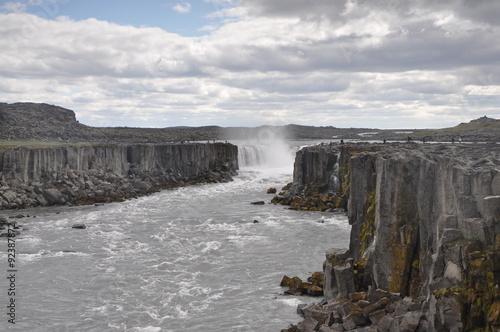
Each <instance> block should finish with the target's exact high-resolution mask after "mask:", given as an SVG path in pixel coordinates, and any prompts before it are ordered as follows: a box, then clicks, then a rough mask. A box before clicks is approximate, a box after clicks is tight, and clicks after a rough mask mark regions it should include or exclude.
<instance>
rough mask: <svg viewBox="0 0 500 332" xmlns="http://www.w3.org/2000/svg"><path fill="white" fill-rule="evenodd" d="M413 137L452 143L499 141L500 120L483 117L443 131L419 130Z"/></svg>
mask: <svg viewBox="0 0 500 332" xmlns="http://www.w3.org/2000/svg"><path fill="white" fill-rule="evenodd" d="M412 136H413V137H418V138H423V137H427V138H429V139H432V140H436V141H451V140H452V139H462V140H465V141H499V140H500V120H497V119H492V118H488V117H487V116H483V117H481V118H478V119H475V120H472V121H470V122H468V123H461V124H459V125H457V126H455V127H450V128H443V129H427V130H419V131H416V132H414V133H413V134H412Z"/></svg>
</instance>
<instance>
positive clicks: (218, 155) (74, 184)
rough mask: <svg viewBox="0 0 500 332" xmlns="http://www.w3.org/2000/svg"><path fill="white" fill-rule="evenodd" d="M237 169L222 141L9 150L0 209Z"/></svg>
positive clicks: (140, 191)
mask: <svg viewBox="0 0 500 332" xmlns="http://www.w3.org/2000/svg"><path fill="white" fill-rule="evenodd" d="M237 169H238V149H237V147H236V146H234V145H232V144H222V143H217V144H165V145H155V144H137V145H112V144H105V145H100V144H93V145H90V146H86V147H76V146H69V147H59V148H53V149H27V148H22V149H12V150H8V151H3V152H0V209H2V208H4V209H5V208H7V209H13V208H24V207H29V206H36V205H54V204H66V203H73V204H91V203H95V202H109V201H120V200H123V199H127V198H132V197H137V196H139V195H144V194H147V193H150V192H154V191H158V190H160V189H164V188H172V187H178V186H182V185H187V184H191V183H198V182H227V181H230V180H231V177H230V176H231V175H232V174H233V175H234V174H235V172H236V170H237Z"/></svg>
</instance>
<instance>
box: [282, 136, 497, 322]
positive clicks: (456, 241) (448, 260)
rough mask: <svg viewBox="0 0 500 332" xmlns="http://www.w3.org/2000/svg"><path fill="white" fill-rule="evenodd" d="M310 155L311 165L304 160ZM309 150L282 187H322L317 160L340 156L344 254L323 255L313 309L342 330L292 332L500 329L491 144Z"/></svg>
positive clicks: (494, 149)
mask: <svg viewBox="0 0 500 332" xmlns="http://www.w3.org/2000/svg"><path fill="white" fill-rule="evenodd" d="M311 149H312V150H313V152H314V153H316V154H318V157H317V158H313V159H307V158H304V157H303V156H305V155H307V154H310V153H312V152H311V151H310V150H311ZM311 149H306V150H304V151H299V152H298V156H297V160H302V162H300V163H296V165H295V172H296V173H295V176H294V180H295V181H296V182H294V185H293V186H291V187H292V188H293V187H294V188H298V190H299V192H296V193H295V194H296V195H300V194H302V195H305V191H307V189H308V188H311V186H310V184H313V186H312V187H314V188H319V189H320V190H321V189H322V188H327V187H328V188H331V186H327V184H328V183H331V182H328V181H327V180H328V179H331V178H332V177H331V174H328V172H327V173H325V167H324V165H325V162H324V160H329V158H334V156H338V155H339V154H340V157H338V160H339V170H338V172H339V173H338V174H337V175H336V176H338V178H339V179H340V182H341V188H342V189H341V192H343V193H344V194H345V195H346V198H347V200H348V203H347V213H348V217H349V223H350V224H351V225H352V229H351V241H350V247H349V250H346V249H344V250H340V249H336V250H329V251H328V252H327V257H326V258H327V259H326V261H325V264H324V276H325V277H324V278H325V280H324V293H325V302H324V303H322V304H321V305H319V306H320V307H321V308H320V309H321V310H322V311H326V312H331V313H332V315H334V314H335V315H339V317H340V318H341V321H334V320H329V321H328V323H331V324H330V325H329V324H328V323H327V324H326V326H324V324H325V323H324V321H320V320H318V319H316V318H314V317H313V316H309V321H310V320H311V319H315V320H316V321H318V322H319V323H321V324H317V325H316V326H315V328H313V329H307V328H306V329H301V328H300V325H299V327H294V328H296V330H297V331H299V330H300V331H312V330H314V331H317V330H320V331H321V330H322V331H329V330H335V331H343V330H356V329H360V328H362V327H364V330H365V331H372V330H373V331H377V330H378V331H389V330H390V331H470V330H473V329H479V330H482V331H496V330H498V329H500V290H499V287H500V147H499V146H498V145H476V146H464V145H432V146H431V145H417V144H401V145H377V146H351V147H349V148H346V147H343V148H341V149H330V148H326V147H325V148H321V147H316V148H311ZM301 155H302V158H301ZM321 155H322V156H321ZM320 156H321V157H320ZM318 162H321V164H317V163H318ZM304 163H305V165H304ZM326 165H328V163H326ZM304 169H305V170H309V171H307V174H304ZM328 169H330V170H331V171H332V172H337V170H336V169H335V168H332V167H330V168H328ZM342 169H344V170H343V171H342ZM309 172H312V173H314V174H311V173H309ZM315 180H318V181H316V182H315ZM308 181H311V182H310V183H309V182H308ZM318 184H319V185H318ZM323 190H324V189H323ZM327 190H330V189H327ZM311 194H312V193H309V195H311ZM374 292H378V293H380V294H382V295H380V296H378V297H374V296H372V299H370V294H373V293H374ZM353 294H354V295H353ZM355 294H358V295H355ZM359 294H361V295H359ZM384 294H385V295H384ZM360 297H361V298H363V297H365V298H366V299H364V300H360V299H359V298H360ZM383 298H385V300H383V303H379V301H381V300H382V299H383ZM346 299H349V301H347V302H348V303H349V304H345V303H344V302H346ZM363 301H364V302H363ZM346 307H347V309H346ZM368 307H369V308H370V309H369V310H368V309H367V308H368ZM398 308H399V309H398ZM317 309H318V308H317ZM372 309H373V310H372ZM321 310H320V311H321ZM316 311H318V310H316ZM318 315H319V314H318ZM325 315H326V314H325V313H321V315H320V316H321V317H324V316H325ZM353 315H354V316H353ZM306 319H308V316H307V315H306ZM346 321H347V322H348V323H347V324H346ZM339 322H342V324H340V325H342V329H333V328H332V326H333V325H334V324H339ZM306 325H307V324H306ZM312 325H314V324H311V326H312ZM302 326H304V324H303V325H302ZM335 327H336V328H339V326H338V325H336V326H335ZM297 328H298V329H297Z"/></svg>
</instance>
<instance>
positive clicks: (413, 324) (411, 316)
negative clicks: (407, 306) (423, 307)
mask: <svg viewBox="0 0 500 332" xmlns="http://www.w3.org/2000/svg"><path fill="white" fill-rule="evenodd" d="M422 315H423V313H422V311H420V310H418V311H410V312H408V313H406V315H405V316H404V318H403V321H402V322H401V324H400V325H399V329H400V331H401V332H414V331H416V329H417V327H418V323H419V321H420V317H422Z"/></svg>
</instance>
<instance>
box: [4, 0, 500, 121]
mask: <svg viewBox="0 0 500 332" xmlns="http://www.w3.org/2000/svg"><path fill="white" fill-rule="evenodd" d="M499 17H500V1H496V0H495V1H492V0H440V1H432V0H272V1H271V0H239V1H238V0H196V1H195V0H192V1H190V0H187V1H185V2H183V1H175V0H174V1H170V0H147V1H140V0H22V1H21V0H19V1H15V0H13V1H0V36H1V37H0V50H1V51H0V101H1V102H9V103H11V102H18V101H32V102H45V103H49V104H55V105H59V106H63V107H66V108H70V109H72V110H74V111H75V112H76V116H77V119H78V120H79V121H80V122H82V123H84V124H88V125H93V126H134V127H168V126H182V125H189V126H203V125H220V126H257V125H263V124H270V125H283V124H289V123H295V124H303V125H315V126H335V127H371V128H373V127H376V128H435V127H447V126H454V125H456V124H458V123H460V122H468V121H469V120H471V119H474V118H478V117H481V116H483V115H487V116H489V117H494V118H500V107H499V106H500V19H499Z"/></svg>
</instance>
